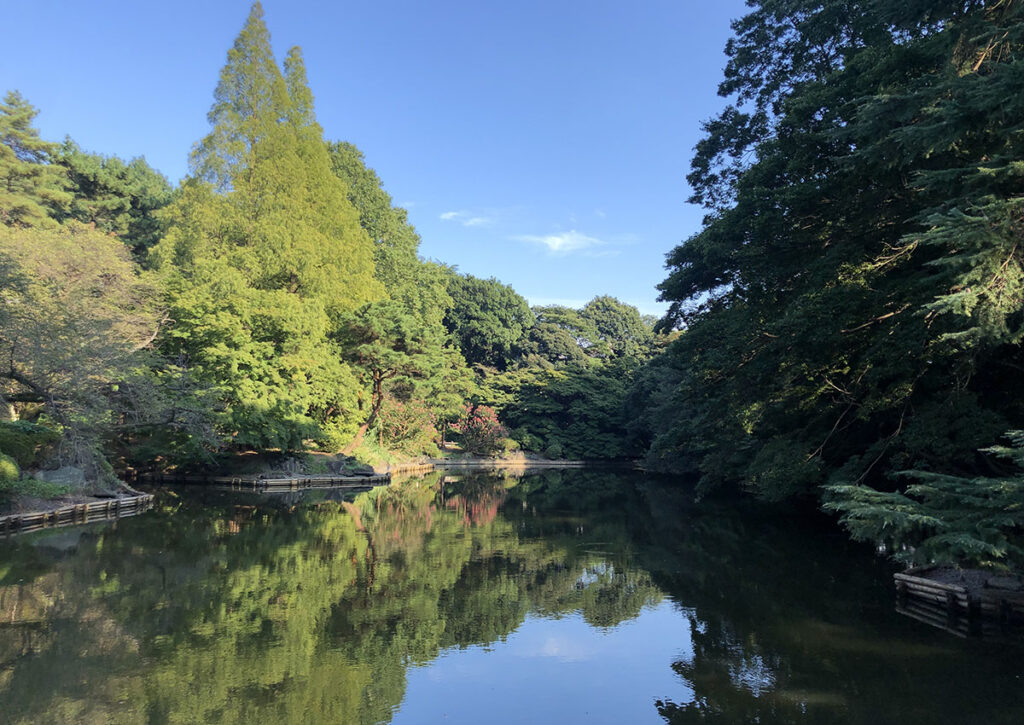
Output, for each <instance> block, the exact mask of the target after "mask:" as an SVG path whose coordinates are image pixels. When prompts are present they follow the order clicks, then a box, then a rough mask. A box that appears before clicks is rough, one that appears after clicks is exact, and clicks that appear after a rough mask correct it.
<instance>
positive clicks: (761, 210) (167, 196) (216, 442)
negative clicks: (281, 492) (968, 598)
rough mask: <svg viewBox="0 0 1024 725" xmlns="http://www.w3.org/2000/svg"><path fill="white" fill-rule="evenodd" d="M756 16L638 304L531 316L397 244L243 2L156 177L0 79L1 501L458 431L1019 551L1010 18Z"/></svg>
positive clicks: (881, 7) (923, 544)
mask: <svg viewBox="0 0 1024 725" xmlns="http://www.w3.org/2000/svg"><path fill="white" fill-rule="evenodd" d="M749 5H750V12H749V13H748V15H746V16H745V17H744V18H742V19H740V20H738V21H736V22H735V23H734V26H733V28H734V37H733V39H732V40H731V41H730V42H729V44H728V46H727V48H726V53H727V57H728V64H727V67H726V71H725V78H724V80H723V82H722V84H721V86H720V93H721V95H722V96H723V97H724V98H726V99H727V105H726V106H725V108H724V110H723V111H722V112H721V114H720V115H719V116H717V117H716V118H713V119H711V120H709V121H708V122H707V123H706V124H705V127H704V137H703V140H702V141H701V142H700V143H699V144H698V146H697V148H696V152H695V155H694V158H693V161H692V167H691V173H690V175H689V176H688V177H687V178H688V180H689V182H690V186H691V188H692V190H693V196H692V197H691V199H690V201H691V202H693V203H696V204H701V205H703V206H704V208H705V209H706V213H707V215H706V217H705V221H704V224H703V227H702V229H701V230H700V231H699V232H698V233H697V234H695V235H694V236H693V237H691V238H690V239H687V240H686V241H685V242H683V243H682V244H680V246H678V247H677V248H676V249H674V250H672V251H671V252H670V253H669V254H668V258H667V269H668V276H667V278H666V279H665V281H664V282H663V283H662V284H661V285H660V291H661V295H662V297H661V298H662V300H664V301H666V302H668V303H670V307H669V311H668V313H667V314H666V316H665V317H664V318H663V319H662V320H660V321H655V320H651V319H648V318H645V317H643V316H641V315H640V314H639V313H638V311H637V310H636V309H635V308H633V307H631V306H629V305H626V304H623V303H621V302H619V301H618V300H616V299H614V298H612V297H608V296H599V297H596V298H595V299H593V300H592V301H591V302H589V303H588V304H586V305H585V306H583V307H582V308H581V309H570V308H567V307H560V306H546V307H533V308H531V307H530V306H529V304H528V303H527V301H526V300H525V299H524V298H523V297H522V296H520V295H519V294H518V293H516V291H515V290H513V289H512V288H510V287H509V286H507V285H504V284H502V283H501V282H499V281H498V280H496V279H493V278H491V279H479V278H476V277H473V276H470V275H464V274H460V273H459V272H458V270H457V269H455V268H454V267H451V266H448V265H446V264H443V263H440V262H436V261H432V260H425V259H423V258H422V257H421V256H420V255H419V253H418V248H419V242H420V239H419V236H418V235H417V232H416V230H415V229H414V228H413V227H412V225H411V224H410V223H409V220H408V215H407V213H406V211H405V210H403V209H401V208H399V207H397V206H396V205H395V204H394V203H393V201H392V199H391V197H390V196H389V195H388V193H387V192H386V191H385V190H384V185H383V183H382V181H381V180H380V179H379V178H378V176H377V174H376V173H375V172H374V171H373V170H372V169H371V168H370V167H369V166H368V165H367V163H366V160H365V159H364V157H363V155H362V153H361V152H360V151H359V149H358V148H357V147H356V146H355V145H353V144H352V143H348V142H332V141H328V140H326V139H325V138H324V133H323V130H322V128H321V127H320V126H319V125H318V123H317V121H316V114H315V111H314V102H313V95H312V92H311V90H310V88H309V85H308V83H307V80H306V73H305V68H304V64H303V59H302V54H301V51H300V50H299V49H298V48H293V49H292V50H291V51H289V53H288V55H287V57H286V58H285V60H284V62H283V64H279V63H278V62H277V60H276V59H275V58H274V55H273V53H272V51H271V45H270V37H269V33H268V30H267V28H266V25H265V24H264V22H263V17H262V10H261V8H260V6H259V4H258V3H257V4H255V5H254V6H253V9H252V12H251V14H250V16H249V18H248V20H247V21H246V23H245V25H244V27H243V29H242V31H241V33H240V34H239V36H238V38H237V39H236V41H235V44H234V47H233V48H231V49H230V50H229V52H228V57H227V62H226V64H225V66H224V68H223V70H222V72H221V76H220V78H219V81H218V82H217V84H216V89H215V91H214V103H213V105H212V107H211V109H210V112H209V116H208V118H209V122H210V130H209V133H208V135H206V136H205V137H204V138H202V139H200V140H198V141H197V143H196V144H195V146H194V147H193V149H192V152H191V157H190V162H191V163H190V174H189V176H188V177H187V178H185V179H184V180H183V181H182V182H181V183H180V184H179V185H177V186H173V185H172V184H170V183H169V182H168V180H167V179H166V178H165V177H164V176H162V175H161V174H160V173H159V172H158V171H156V170H154V169H153V168H151V167H150V166H149V165H148V164H147V163H146V162H145V160H143V159H134V160H131V161H127V162H126V161H123V160H121V159H118V158H116V157H113V156H105V155H102V154H97V153H92V152H89V151H85V150H83V149H81V148H80V147H79V146H78V145H77V144H76V143H75V142H74V141H72V140H71V139H67V140H65V141H64V142H63V143H56V142H52V141H47V140H44V139H42V138H40V136H39V134H38V132H37V131H36V129H35V128H34V126H33V119H34V117H35V115H36V113H37V111H36V109H35V108H34V107H33V106H32V105H31V104H30V103H29V102H28V101H27V100H26V99H24V98H23V97H22V96H21V95H19V94H18V93H17V92H15V91H11V92H8V93H7V95H6V96H5V98H4V100H3V103H2V104H0V182H2V183H0V222H2V224H0V278H2V280H0V288H2V290H3V296H2V299H0V353H2V359H3V363H2V367H0V395H2V396H3V398H4V402H5V404H6V405H5V409H6V410H5V413H6V415H5V418H6V421H4V422H3V423H0V451H2V457H0V494H3V493H6V495H10V494H11V493H21V494H22V495H36V496H45V495H54V494H57V493H60V492H61V491H62V490H64V489H63V488H62V486H66V485H67V484H68V482H69V476H70V474H67V473H66V472H67V471H74V472H75V474H74V475H76V476H79V477H80V479H81V481H88V482H89V485H92V486H99V487H102V486H111V485H114V481H115V480H116V477H117V475H119V474H120V473H121V472H123V471H125V470H127V469H135V470H139V469H151V468H169V467H189V466H196V465H204V466H215V465H219V464H220V463H223V461H224V460H225V459H226V458H229V457H231V456H233V455H237V454H239V453H244V452H253V451H255V452H269V451H275V452H279V453H280V454H282V455H284V454H294V455H300V456H301V455H303V454H304V453H307V452H310V451H319V452H325V453H331V454H344V455H346V456H351V457H352V458H353V459H354V460H361V461H369V462H378V461H382V460H395V459H400V458H410V457H416V456H421V455H436V454H438V452H439V451H440V450H441V449H443V448H446V447H452V446H454V447H456V448H458V449H459V450H462V451H465V452H467V453H470V454H473V455H508V454H511V453H513V452H516V451H525V452H528V453H536V454H540V455H544V456H547V457H551V458H563V457H565V458H576V459H602V458H605V459H609V458H611V459H637V460H641V461H643V462H644V464H645V465H646V466H648V467H650V468H657V469H663V470H669V471H674V472H677V473H684V474H690V476H692V478H693V480H694V481H695V482H696V486H697V491H698V492H699V493H700V494H701V495H707V494H710V493H712V492H716V491H717V492H720V493H721V492H725V493H727V494H734V493H735V494H739V493H743V494H752V495H754V496H758V497H761V498H765V499H771V500H787V499H788V500H794V501H797V502H801V503H803V504H807V503H810V504H812V505H815V506H823V507H825V508H826V509H827V510H830V511H833V512H836V513H838V514H839V515H840V516H841V520H842V521H843V522H844V524H845V525H846V526H847V527H848V528H849V529H850V531H851V533H852V534H853V535H854V536H857V537H860V538H865V539H870V540H873V541H884V542H885V543H887V544H889V545H890V546H891V547H892V551H893V552H895V553H897V554H898V555H900V556H903V557H907V558H911V557H913V558H917V559H919V560H952V561H957V562H968V563H980V564H985V565H1002V564H1006V563H1010V564H1014V565H1019V564H1020V563H1021V562H1022V561H1024V549H1022V548H1021V546H1020V531H1021V528H1022V526H1024V479H1022V478H1021V475H1020V468H1021V466H1022V465H1024V433H1021V432H1017V430H1018V429H1020V428H1024V407H1022V406H1024V404H1022V401H1024V397H1022V393H1024V390H1022V383H1021V380H1022V379H1024V378H1022V376H1021V373H1022V371H1024V354H1022V349H1021V341H1022V338H1024V249H1022V248H1021V239H1022V237H1021V231H1020V227H1019V226H1018V225H1019V224H1021V219H1022V215H1024V202H1022V199H1024V197H1022V193H1024V186H1022V181H1021V178H1022V170H1024V162H1022V160H1021V159H1022V151H1024V147H1022V145H1024V125H1022V124H1024V108H1021V104H1022V103H1024V101H1022V100H1021V99H1022V98H1024V94H1022V93H1021V91H1022V90H1024V87H1022V86H1024V64H1022V62H1021V60H1020V57H1019V56H1020V55H1021V53H1022V52H1024V18H1022V11H1021V8H1020V4H1019V3H1016V2H1012V1H1010V0H998V1H992V0H990V1H988V2H983V1H980V0H978V1H967V2H963V1H961V2H942V1H938V2H937V1H934V0H929V1H927V2H906V3H891V2H882V1H881V0H874V1H868V2H846V1H845V0H818V1H817V2H808V1H807V0H751V2H750V3H749ZM655 323H656V324H655ZM54 469H56V470H57V471H64V472H65V475H64V476H63V477H61V476H55V475H53V470H54ZM81 481H80V482H81Z"/></svg>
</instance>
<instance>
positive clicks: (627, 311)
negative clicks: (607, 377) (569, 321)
mask: <svg viewBox="0 0 1024 725" xmlns="http://www.w3.org/2000/svg"><path fill="white" fill-rule="evenodd" d="M580 317H581V318H582V319H584V320H586V321H588V322H590V323H591V324H592V325H593V326H594V329H596V331H597V340H596V341H595V342H597V341H599V342H601V343H603V344H604V346H605V347H606V348H607V349H608V350H609V351H610V353H611V354H612V355H613V356H614V357H617V358H623V357H628V358H637V359H639V358H644V357H649V356H650V355H651V352H652V346H653V343H654V336H653V333H652V331H651V328H650V327H649V326H648V325H647V324H646V323H645V322H644V321H643V319H642V318H641V317H640V313H639V312H638V311H637V309H636V308H635V307H633V306H632V305H627V304H623V303H622V302H619V301H618V300H617V299H615V298H614V297H609V296H607V295H604V296H602V297H595V298H594V299H592V300H590V302H588V303H587V304H586V305H584V306H583V309H581V310H580Z"/></svg>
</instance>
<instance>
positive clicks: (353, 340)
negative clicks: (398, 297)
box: [339, 300, 445, 427]
mask: <svg viewBox="0 0 1024 725" xmlns="http://www.w3.org/2000/svg"><path fill="white" fill-rule="evenodd" d="M438 333H439V330H438V329H436V328H432V327H426V326H424V325H423V324H422V323H421V322H420V321H419V320H417V319H416V318H415V317H413V316H412V315H411V314H409V313H408V312H407V311H406V309H405V308H404V307H403V305H401V304H400V303H398V302H393V301H390V300H386V301H383V302H372V303H369V304H366V305H363V306H362V307H361V308H359V309H358V310H356V311H355V312H353V313H352V314H350V315H348V316H346V317H345V318H344V319H343V322H342V326H341V331H340V333H339V340H340V343H341V348H342V350H343V351H344V356H345V359H346V360H348V361H349V362H351V363H352V364H353V365H354V366H355V368H356V369H357V370H359V371H360V375H361V377H362V382H363V384H364V386H368V387H369V388H370V404H369V410H368V414H367V417H366V422H365V425H366V426H367V427H369V426H373V425H374V423H375V422H376V421H377V417H378V415H379V414H380V412H381V407H382V406H383V404H384V400H385V397H386V396H387V394H388V389H389V388H390V389H391V390H392V391H398V392H399V394H400V395H402V397H405V398H406V399H410V398H412V397H414V396H415V393H416V387H417V384H418V382H419V381H420V380H422V379H429V378H431V377H434V376H435V375H437V374H438V373H439V371H440V370H441V369H442V368H443V366H444V363H445V357H444V348H443V339H442V338H441V336H440V335H439V334H438Z"/></svg>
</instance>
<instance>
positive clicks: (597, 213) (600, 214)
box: [594, 209, 608, 219]
mask: <svg viewBox="0 0 1024 725" xmlns="http://www.w3.org/2000/svg"><path fill="white" fill-rule="evenodd" d="M594 216H596V217H598V218H600V219H604V218H605V217H606V216H608V215H607V214H605V212H604V209H594Z"/></svg>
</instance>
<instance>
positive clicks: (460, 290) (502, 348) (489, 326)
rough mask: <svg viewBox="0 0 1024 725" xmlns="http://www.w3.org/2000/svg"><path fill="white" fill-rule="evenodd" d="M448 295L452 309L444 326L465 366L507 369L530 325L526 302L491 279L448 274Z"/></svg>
mask: <svg viewBox="0 0 1024 725" xmlns="http://www.w3.org/2000/svg"><path fill="white" fill-rule="evenodd" d="M448 293H449V294H450V295H451V298H452V307H451V309H450V310H448V313H447V314H446V315H445V318H444V324H445V326H446V327H447V328H448V330H449V331H450V332H451V333H452V335H453V336H454V337H455V339H456V340H457V341H458V343H459V349H460V350H461V351H462V356H463V357H464V358H465V359H466V362H467V363H469V364H470V365H477V364H479V365H486V366H489V367H494V368H497V369H499V370H505V369H507V368H508V367H509V366H510V365H511V364H512V362H513V361H514V360H515V358H516V357H517V354H518V352H519V349H520V347H521V345H522V344H523V343H524V342H525V339H526V335H527V332H528V331H529V329H530V327H532V326H533V323H534V318H533V312H531V311H530V306H529V305H528V304H527V302H526V300H525V299H523V298H522V297H521V296H520V295H519V294H517V293H516V291H515V290H513V289H512V288H511V287H509V286H508V285H504V284H502V283H501V282H499V281H498V280H496V279H494V278H493V277H492V278H491V279H478V278H476V277H473V276H472V275H466V276H463V275H457V274H452V275H451V276H450V277H449V282H448Z"/></svg>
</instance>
